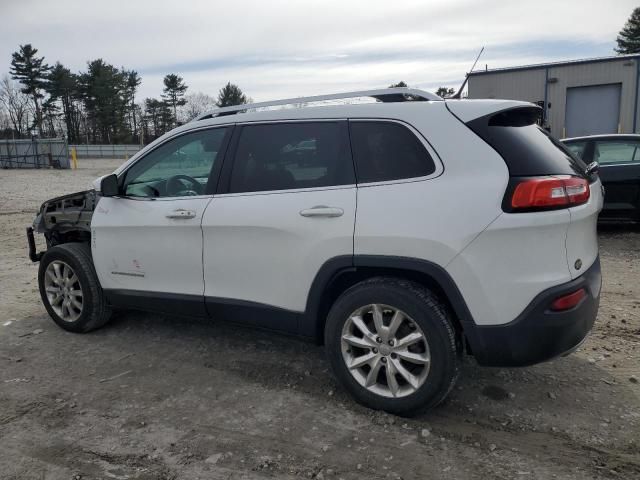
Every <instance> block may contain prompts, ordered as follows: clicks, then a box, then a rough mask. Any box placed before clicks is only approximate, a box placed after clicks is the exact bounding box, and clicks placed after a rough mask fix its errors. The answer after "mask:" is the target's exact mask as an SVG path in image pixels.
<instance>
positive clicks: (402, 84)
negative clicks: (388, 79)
mask: <svg viewBox="0 0 640 480" xmlns="http://www.w3.org/2000/svg"><path fill="white" fill-rule="evenodd" d="M406 87H408V85H407V84H406V83H405V82H404V80H400V81H399V82H398V83H392V84H391V85H389V88H406Z"/></svg>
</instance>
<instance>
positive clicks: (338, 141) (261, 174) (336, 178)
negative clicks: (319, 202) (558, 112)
mask: <svg viewBox="0 0 640 480" xmlns="http://www.w3.org/2000/svg"><path fill="white" fill-rule="evenodd" d="M345 129H346V125H344V124H343V123H341V122H304V123H274V124H265V125H245V126H243V127H242V132H241V133H240V138H239V140H238V147H237V150H236V154H235V159H234V163H233V170H232V172H231V183H230V189H229V190H230V192H231V193H243V192H261V191H270V190H290V189H297V188H314V187H326V186H332V185H349V184H353V183H355V179H354V172H353V163H352V162H351V159H350V157H349V151H348V148H349V146H348V140H347V136H346V130H345Z"/></svg>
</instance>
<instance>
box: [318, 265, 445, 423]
mask: <svg viewBox="0 0 640 480" xmlns="http://www.w3.org/2000/svg"><path fill="white" fill-rule="evenodd" d="M325 345H326V348H327V354H328V357H329V362H330V363H331V366H332V369H333V371H334V373H335V375H336V377H337V378H338V380H339V381H340V382H341V383H342V384H343V385H344V386H345V387H346V389H347V390H348V391H349V392H350V393H351V394H352V395H353V396H354V397H355V399H356V400H357V401H358V402H360V403H362V404H363V405H365V406H367V407H370V408H373V409H376V410H385V411H387V412H390V413H395V414H399V415H415V414H417V413H420V412H422V411H424V410H427V409H429V408H431V407H434V406H435V405H437V404H438V403H440V402H441V401H442V400H443V399H444V398H445V397H446V396H447V394H448V393H449V392H450V391H451V389H452V388H453V385H454V384H455V381H456V379H457V377H458V351H457V348H456V336H455V331H454V329H453V326H452V324H451V321H450V320H449V314H448V312H447V310H446V308H445V306H444V305H443V304H442V303H441V302H440V301H439V300H438V298H437V297H436V296H435V295H434V294H433V293H432V292H430V291H429V290H427V289H425V288H424V287H422V286H421V285H419V284H416V283H413V282H409V281H406V280H402V279H394V278H383V277H380V278H373V279H370V280H367V281H365V282H362V283H359V284H357V285H355V286H353V287H351V288H350V289H348V290H347V291H346V292H345V293H344V294H343V295H342V296H341V297H340V298H339V299H338V300H337V301H336V302H335V304H334V305H333V307H332V308H331V311H330V312H329V316H328V318H327V325H326V329H325Z"/></svg>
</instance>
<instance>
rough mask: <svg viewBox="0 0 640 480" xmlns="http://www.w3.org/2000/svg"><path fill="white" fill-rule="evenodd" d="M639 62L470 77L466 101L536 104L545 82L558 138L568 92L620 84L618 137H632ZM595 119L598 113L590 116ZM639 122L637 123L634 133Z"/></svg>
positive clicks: (551, 122)
mask: <svg viewBox="0 0 640 480" xmlns="http://www.w3.org/2000/svg"><path fill="white" fill-rule="evenodd" d="M639 61H640V59H629V58H621V59H611V60H607V61H601V62H592V63H576V64H565V65H556V66H549V67H536V68H532V69H523V70H515V71H514V70H512V71H505V72H499V71H496V72H491V71H489V72H487V73H480V74H476V75H471V76H470V77H469V98H506V99H512V100H525V101H530V102H536V101H539V100H544V99H545V92H544V87H545V83H546V78H547V77H548V79H549V81H548V83H546V84H547V104H550V107H549V108H548V112H547V121H548V124H549V125H550V126H551V132H552V133H553V134H554V135H555V136H557V137H563V136H564V134H565V114H566V99H567V88H571V87H583V86H589V85H604V84H613V83H621V84H622V90H621V95H620V122H619V123H620V128H619V131H620V133H633V129H634V118H633V115H634V112H636V108H635V104H636V90H637V89H638V87H639V85H636V77H637V72H638V62H639ZM593 114H594V115H597V112H593ZM639 127H640V119H639V120H638V121H637V122H636V131H637V130H638V128H639Z"/></svg>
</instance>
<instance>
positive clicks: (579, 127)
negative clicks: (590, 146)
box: [565, 83, 622, 137]
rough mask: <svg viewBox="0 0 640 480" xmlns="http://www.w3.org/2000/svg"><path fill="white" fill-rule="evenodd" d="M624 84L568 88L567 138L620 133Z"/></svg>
mask: <svg viewBox="0 0 640 480" xmlns="http://www.w3.org/2000/svg"><path fill="white" fill-rule="evenodd" d="M621 87H622V84H620V83H611V84H608V85H593V86H590V87H573V88H567V110H566V116H565V128H566V136H567V137H579V136H582V135H597V134H600V133H618V123H619V122H620V89H621Z"/></svg>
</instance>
